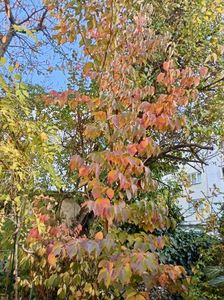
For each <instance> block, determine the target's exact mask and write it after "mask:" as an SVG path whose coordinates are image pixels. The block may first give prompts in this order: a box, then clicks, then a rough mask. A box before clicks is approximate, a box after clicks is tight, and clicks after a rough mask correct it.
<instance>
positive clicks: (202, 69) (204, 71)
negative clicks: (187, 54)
mask: <svg viewBox="0 0 224 300" xmlns="http://www.w3.org/2000/svg"><path fill="white" fill-rule="evenodd" d="M199 73H200V75H201V76H202V77H205V76H206V75H207V74H208V68H207V67H201V68H200V70H199Z"/></svg>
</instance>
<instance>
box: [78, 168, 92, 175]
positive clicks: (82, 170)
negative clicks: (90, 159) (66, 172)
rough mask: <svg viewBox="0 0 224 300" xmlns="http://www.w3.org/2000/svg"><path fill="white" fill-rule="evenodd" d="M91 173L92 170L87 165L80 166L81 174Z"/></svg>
mask: <svg viewBox="0 0 224 300" xmlns="http://www.w3.org/2000/svg"><path fill="white" fill-rule="evenodd" d="M89 173H90V170H89V168H88V167H87V166H84V165H83V166H81V167H80V168H79V176H82V177H86V176H88V175H89Z"/></svg>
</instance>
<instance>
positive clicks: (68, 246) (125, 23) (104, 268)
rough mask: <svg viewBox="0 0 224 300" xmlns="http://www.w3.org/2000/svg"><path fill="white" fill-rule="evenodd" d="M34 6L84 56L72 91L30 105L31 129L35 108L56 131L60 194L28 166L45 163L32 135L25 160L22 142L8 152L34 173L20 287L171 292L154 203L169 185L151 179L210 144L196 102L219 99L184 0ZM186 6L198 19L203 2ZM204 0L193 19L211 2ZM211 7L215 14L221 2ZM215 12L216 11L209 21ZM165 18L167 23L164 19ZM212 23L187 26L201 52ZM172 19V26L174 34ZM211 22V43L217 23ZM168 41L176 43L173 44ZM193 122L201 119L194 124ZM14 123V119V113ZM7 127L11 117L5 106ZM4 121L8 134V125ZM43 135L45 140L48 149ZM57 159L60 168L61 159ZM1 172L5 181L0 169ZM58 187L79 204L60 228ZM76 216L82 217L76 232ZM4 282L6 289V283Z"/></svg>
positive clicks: (163, 228) (176, 283) (177, 273)
mask: <svg viewBox="0 0 224 300" xmlns="http://www.w3.org/2000/svg"><path fill="white" fill-rule="evenodd" d="M45 2H46V6H47V8H48V9H49V10H52V13H55V17H56V18H57V19H58V20H59V24H58V27H56V30H58V31H59V32H58V34H56V36H55V38H56V39H57V40H58V42H59V44H60V43H65V42H67V41H68V42H69V41H70V42H73V41H74V40H76V39H79V40H80V44H81V46H82V47H83V50H84V52H85V55H86V60H87V62H86V61H85V62H84V64H83V66H81V72H82V74H81V76H80V78H81V80H80V81H79V90H78V91H75V89H76V85H73V86H70V88H69V89H68V90H67V91H64V92H60V93H59V92H57V91H52V92H51V93H49V94H48V95H43V97H42V98H43V99H44V100H45V103H47V104H48V105H49V104H56V105H58V106H59V107H56V108H55V107H54V106H48V107H47V108H43V109H42V108H41V113H40V114H39V113H38V118H37V119H36V121H38V122H37V124H36V125H35V128H38V130H37V131H38V133H39V128H42V126H43V120H44V118H43V115H45V116H49V117H50V122H49V124H52V123H53V124H54V125H55V124H56V126H57V130H58V129H59V131H58V132H59V137H60V138H61V135H62V134H63V135H64V137H63V145H62V146H64V147H65V148H66V147H67V150H66V151H65V152H64V153H63V154H61V153H58V154H55V153H54V155H53V156H51V159H50V162H51V163H52V162H53V163H52V164H53V166H54V167H55V168H53V169H56V174H58V176H60V177H62V180H64V183H65V185H66V189H67V190H66V191H65V190H64V189H63V188H64V187H63V188H62V189H61V187H60V186H58V187H57V189H56V191H55V189H53V188H55V185H56V183H57V180H56V179H57V177H55V176H54V178H53V181H52V184H45V182H46V180H45V179H46V178H49V177H50V178H51V175H52V173H51V172H48V171H47V170H46V169H45V168H41V170H40V169H39V167H38V163H41V166H44V163H45V162H46V161H47V157H43V153H42V152H41V155H39V146H38V145H39V144H38V141H35V142H34V147H37V146H38V147H37V149H38V151H37V155H35V159H34V160H33V159H31V157H32V156H30V154H32V153H33V152H32V151H31V150H32V149H30V148H29V147H27V148H25V149H26V155H24V153H23V152H22V153H20V152H19V153H20V154H21V157H22V158H23V159H24V163H27V164H28V166H29V167H30V168H31V169H32V170H33V172H34V173H35V175H34V178H35V179H36V178H39V181H37V180H36V182H37V183H39V184H37V186H38V189H39V190H37V191H36V190H35V188H34V185H32V186H30V188H29V191H30V192H31V191H32V192H33V191H35V193H29V200H30V203H31V208H32V214H29V218H27V220H26V222H24V224H23V225H24V226H23V228H22V229H23V237H24V239H21V240H20V242H21V244H22V249H21V251H19V253H18V252H17V253H18V255H16V257H19V263H20V264H19V268H20V288H21V289H22V293H23V295H24V297H28V294H29V295H30V296H29V297H30V298H31V297H32V296H33V295H35V296H36V297H37V298H41V299H55V298H59V299H60V298H61V299H65V298H66V297H67V298H69V299H113V298H115V299H123V298H125V299H129V300H131V299H148V298H149V296H152V295H153V288H154V287H155V286H159V287H162V288H163V289H168V290H169V291H170V292H171V293H183V291H185V290H186V288H185V286H184V285H183V283H186V280H185V279H186V278H185V271H184V269H183V267H181V266H176V265H170V264H164V263H162V260H161V257H160V252H161V249H162V248H164V245H166V243H167V238H166V236H165V235H166V232H167V230H168V229H169V228H172V227H173V226H174V224H175V222H174V220H173V219H172V218H171V217H170V212H169V211H168V207H167V202H166V200H167V199H169V198H170V194H169V193H168V191H169V189H168V188H167V189H164V190H163V191H161V186H160V188H159V189H158V184H159V185H163V183H161V177H162V175H164V174H166V173H167V172H170V171H176V170H177V169H178V164H179V163H180V162H181V163H191V162H194V161H199V162H201V161H202V159H201V156H200V153H201V150H205V149H210V148H211V147H210V145H209V143H210V142H211V141H213V140H214V136H215V137H217V136H218V135H220V136H221V135H222V128H221V126H220V121H219V118H218V116H219V114H218V113H217V111H216V112H215V114H211V112H212V111H213V109H214V106H213V105H212V104H211V103H210V102H209V101H207V100H208V99H209V97H211V95H213V94H214V95H215V97H216V96H217V98H216V100H217V102H219V101H220V95H221V94H222V93H223V91H222V90H221V84H222V80H221V78H220V80H219V79H218V78H215V77H214V76H219V75H217V73H216V74H215V75H214V73H213V72H211V77H210V70H209V69H207V68H208V66H207V65H206V66H205V65H204V63H205V62H204V57H203V58H202V59H201V57H199V53H200V52H201V49H200V51H199V50H198V51H197V52H196V53H197V54H198V55H196V56H195V57H193V53H194V50H195V45H196V44H198V39H197V37H196V39H195V40H193V45H192V44H191V43H190V42H189V41H190V39H191V37H192V36H191V35H190V34H189V31H188V30H186V28H188V24H190V25H191V27H190V28H192V26H193V25H192V24H193V23H192V22H193V21H192V20H193V18H192V15H191V11H192V6H190V5H187V4H184V5H182V4H180V3H179V1H176V2H173V1H172V3H171V2H170V1H165V2H164V5H158V3H159V2H158V1H155V3H153V5H154V7H152V6H151V5H149V4H147V3H143V2H144V1H123V0H122V1H119V2H118V1H113V0H108V1H103V2H101V1H80V2H78V1H77V2H74V1H60V2H57V1H56V2H55V1H45ZM194 3H196V4H194V10H193V12H194V16H195V17H196V18H198V14H199V12H201V10H200V9H201V8H202V6H203V5H204V4H200V3H199V4H198V3H197V2H194ZM217 3H218V1H217ZM159 4H160V3H159ZM178 4H179V6H178ZM209 4H210V5H211V6H208V7H207V6H206V9H205V11H204V12H203V11H202V13H201V14H199V20H200V19H201V18H202V19H203V18H204V16H205V14H206V13H207V10H209V11H210V8H211V7H213V4H212V2H209ZM201 5H202V6H201ZM206 5H207V4H206ZM217 5H218V6H217V7H215V9H216V10H217V9H218V7H219V5H220V7H221V6H222V3H221V2H219V4H217ZM163 8H164V11H163ZM153 9H154V11H153ZM157 11H158V12H159V14H157ZM183 13H184V14H185V15H184V18H182V16H183ZM220 14H221V13H220V12H219V11H218V10H217V17H218V18H220ZM173 15H174V19H175V22H174V25H173V26H172V24H171V22H170V19H169V17H170V16H172V18H173ZM158 16H160V17H158ZM160 18H161V20H165V21H164V23H163V22H161V20H160ZM212 20H213V21H214V22H213V23H212V24H210V23H209V24H208V27H206V29H207V30H208V31H204V28H201V27H200V26H199V25H200V24H201V23H197V26H198V27H197V28H198V29H200V30H199V31H198V32H200V34H202V33H204V32H206V34H207V32H208V35H206V34H205V35H203V38H202V45H203V47H202V49H203V50H204V49H207V50H206V51H207V52H209V51H210V50H209V47H210V46H209V45H208V44H207V41H208V40H209V36H210V35H211V33H210V31H209V30H210V29H211V28H213V27H214V26H215V25H217V24H216V19H214V18H212ZM160 22H161V24H160ZM180 22H183V23H181V24H180ZM185 22H186V23H185ZM169 23H170V26H168V27H166V25H167V24H169ZM186 24H187V25H186ZM177 25H178V26H180V25H181V26H180V28H181V30H176V28H179V27H175V26H177ZM217 26H218V25H217ZM166 28H169V31H170V33H171V35H167V34H166V32H165V31H166ZM215 28H216V30H218V36H219V35H220V39H221V37H222V33H221V30H220V28H219V26H218V27H215ZM217 28H218V29H217ZM178 33H179V34H180V36H181V38H180V36H176V35H177V34H178ZM190 33H191V32H190ZM182 37H184V38H182ZM173 40H174V41H179V43H177V47H174V43H175V42H173ZM189 44H190V46H189ZM218 44H219V43H218ZM191 46H192V47H191ZM206 47H207V48H206ZM206 51H205V54H204V55H206V56H207V52H206ZM189 53H191V55H190V56H189ZM203 53H204V52H203ZM212 53H213V52H212ZM209 55H210V54H209ZM199 58H200V59H199ZM210 58H211V66H210V65H209V68H212V67H213V63H214V60H216V57H215V56H214V54H212V55H211V57H210ZM217 61H218V57H217ZM217 61H216V62H217ZM218 63H220V64H221V62H218ZM75 68H76V66H74V67H73V69H75ZM215 68H217V66H216V65H215V66H214V69H215ZM76 75H77V74H76ZM84 76H86V79H84ZM207 77H208V78H207ZM210 80H211V81H210ZM89 82H91V85H90V84H89ZM210 87H212V90H211V89H208V88H210ZM213 88H215V90H213ZM207 89H208V92H207ZM217 102H216V103H217ZM200 105H202V107H203V110H202V109H201V107H200ZM219 107H220V106H219ZM215 110H216V109H215ZM19 111H20V110H19ZM29 115H32V113H31V112H30V111H29ZM42 118H43V119H42ZM25 120H26V117H25ZM198 120H200V122H203V126H202V128H201V129H200V130H201V131H200V130H198V126H197V121H198ZM211 120H212V121H214V122H213V124H210V123H211ZM20 121H21V123H23V122H24V117H23V118H22V120H20ZM7 122H8V121H7V120H5V124H7V128H8V127H10V126H9V125H8V123H7ZM73 122H74V128H73V127H72V123H73ZM12 123H13V124H15V123H16V120H15V114H13V119H12ZM5 124H4V126H3V136H5V133H4V129H5ZM39 126H40V127H39ZM10 128H11V127H10ZM13 128H16V130H17V126H14V127H13ZM202 129H203V131H202ZM13 130H15V129H13ZM25 132H26V131H25ZM71 132H72V135H70V134H71ZM64 133H65V134H64ZM204 133H206V135H204ZM6 136H7V135H6ZM19 138H21V139H22V141H23V140H24V139H25V140H29V139H30V138H31V137H30V135H29V134H27V135H24V136H22V137H20V136H19ZM17 139H18V138H16V139H14V140H13V141H14V143H16V140H17ZM40 139H41V140H42V142H43V143H46V142H47V136H46V133H45V131H43V132H40ZM52 141H53V139H52V138H51V137H50V136H49V138H48V143H47V145H48V146H49V147H50V142H52ZM56 145H57V144H56V143H54V147H53V149H54V150H55V152H56V149H57V147H56ZM28 146H29V145H28ZM16 149H17V148H16ZM47 149H49V148H48V147H47ZM54 150H53V151H54ZM7 151H8V150H7ZM5 155H6V154H5ZM44 155H45V154H44ZM69 156H72V157H71V159H70V164H69V166H70V170H69V171H68V170H66V167H65V163H66V160H68V158H69ZM11 159H14V160H16V161H17V160H18V158H17V157H16V158H15V157H11ZM53 160H54V161H53ZM51 163H50V165H51ZM25 166H26V164H25ZM51 167H52V166H51ZM29 170H30V169H29ZM37 170H38V171H39V170H40V171H41V172H40V173H41V174H39V172H37ZM58 170H61V171H62V172H61V173H60V172H57V171H58ZM37 173H38V175H37ZM3 178H7V174H6V172H4V174H3ZM26 179H27V178H26ZM5 186H6V184H4V187H5ZM10 186H11V183H10ZM163 187H164V185H163ZM23 190H24V191H26V189H23ZM68 191H69V192H71V191H72V195H73V196H74V195H75V196H74V197H75V198H76V199H77V198H78V199H79V201H80V203H82V208H81V211H80V214H79V215H78V217H77V220H76V224H74V225H75V226H74V227H72V228H68V227H67V226H66V225H65V224H61V222H60V219H58V217H57V215H56V213H55V211H56V209H55V206H57V203H58V202H57V199H58V198H57V196H58V195H59V196H60V195H61V194H63V193H64V192H68ZM41 192H43V194H41ZM7 193H8V192H7ZM21 194H22V195H23V196H24V194H23V192H21ZM167 194H169V195H168V196H167ZM172 196H173V195H172V194H171V197H172ZM11 201H12V199H11ZM20 215H21V212H20ZM90 216H91V218H90ZM87 219H88V220H89V221H90V223H91V224H90V226H89V227H88V228H87V229H86V228H85V227H86V220H87ZM133 228H134V230H131V229H133ZM29 229H30V230H29ZM27 231H29V234H28V236H27ZM26 238H27V239H26ZM25 239H26V241H25ZM12 269H13V268H12ZM16 269H17V268H16ZM17 270H18V269H17ZM16 274H17V273H16ZM16 278H17V275H16ZM15 286H16V293H15V295H17V297H18V280H16V285H15ZM11 296H12V294H11Z"/></svg>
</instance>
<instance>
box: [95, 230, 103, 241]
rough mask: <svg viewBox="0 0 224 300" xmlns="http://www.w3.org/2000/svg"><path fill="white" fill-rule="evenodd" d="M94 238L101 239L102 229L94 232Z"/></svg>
mask: <svg viewBox="0 0 224 300" xmlns="http://www.w3.org/2000/svg"><path fill="white" fill-rule="evenodd" d="M95 240H98V241H100V240H103V232H102V231H98V232H97V233H96V234H95Z"/></svg>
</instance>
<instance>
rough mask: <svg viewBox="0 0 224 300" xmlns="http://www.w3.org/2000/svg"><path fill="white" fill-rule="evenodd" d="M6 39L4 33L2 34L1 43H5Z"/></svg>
mask: <svg viewBox="0 0 224 300" xmlns="http://www.w3.org/2000/svg"><path fill="white" fill-rule="evenodd" d="M6 40H7V37H6V35H4V36H3V37H2V43H3V44H5V43H6Z"/></svg>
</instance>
